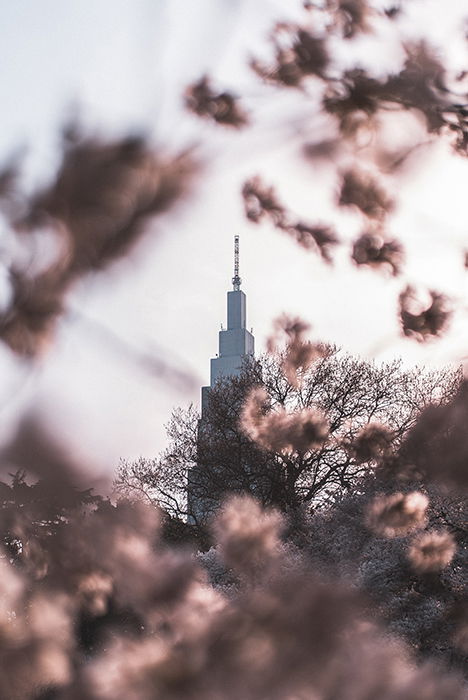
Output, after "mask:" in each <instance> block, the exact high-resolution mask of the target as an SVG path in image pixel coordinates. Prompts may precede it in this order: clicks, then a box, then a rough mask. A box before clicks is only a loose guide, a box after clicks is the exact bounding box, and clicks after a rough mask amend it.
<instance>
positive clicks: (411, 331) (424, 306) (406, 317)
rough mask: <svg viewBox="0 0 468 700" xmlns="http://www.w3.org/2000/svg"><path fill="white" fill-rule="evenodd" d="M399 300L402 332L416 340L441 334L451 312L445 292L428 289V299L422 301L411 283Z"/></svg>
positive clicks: (423, 339) (424, 339)
mask: <svg viewBox="0 0 468 700" xmlns="http://www.w3.org/2000/svg"><path fill="white" fill-rule="evenodd" d="M399 301H400V321H401V327H402V330H403V333H404V335H406V336H408V337H410V338H415V340H418V341H426V340H427V339H428V338H430V337H434V336H438V335H441V334H442V333H443V332H444V331H445V330H446V328H447V325H448V323H449V321H450V319H451V316H452V313H453V311H452V309H451V305H450V303H449V299H448V297H447V296H446V295H445V294H441V293H440V292H434V291H429V300H428V301H427V302H424V301H422V300H421V299H420V298H418V296H417V294H416V290H415V289H414V287H412V286H411V285H408V286H407V287H406V288H405V289H404V290H403V291H402V292H401V294H400V299H399Z"/></svg>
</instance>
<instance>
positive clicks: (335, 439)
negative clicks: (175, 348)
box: [116, 347, 461, 519]
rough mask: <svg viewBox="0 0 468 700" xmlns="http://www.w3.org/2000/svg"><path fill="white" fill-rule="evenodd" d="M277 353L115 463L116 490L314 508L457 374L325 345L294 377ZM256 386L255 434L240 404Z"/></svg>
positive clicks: (174, 510) (389, 449)
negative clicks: (233, 496)
mask: <svg viewBox="0 0 468 700" xmlns="http://www.w3.org/2000/svg"><path fill="white" fill-rule="evenodd" d="M283 360H284V355H268V354H267V355H263V356H262V357H260V358H259V359H257V360H255V361H253V362H250V363H248V364H246V365H245V367H244V370H243V373H242V375H241V376H240V377H229V378H221V379H220V380H219V381H218V382H217V384H216V385H215V387H214V388H212V389H211V390H210V393H209V398H208V402H207V405H206V407H205V410H204V411H203V416H202V417H201V416H200V415H199V414H198V413H197V412H196V411H195V410H194V407H193V406H190V407H189V408H188V409H186V410H184V409H181V408H178V409H176V410H175V411H174V413H173V415H172V418H171V421H170V423H169V425H168V437H169V447H168V449H167V450H166V451H165V452H164V453H162V455H160V456H159V457H158V458H156V459H154V460H145V459H140V460H138V461H137V462H134V463H128V462H123V463H122V464H121V466H120V469H119V473H118V477H117V479H116V487H117V489H118V490H119V491H123V492H125V493H132V494H136V493H141V494H143V496H144V498H145V499H149V500H150V501H152V502H155V503H158V504H159V505H161V506H162V507H163V508H164V509H165V510H167V511H168V512H169V513H171V514H173V515H177V516H179V517H180V516H184V515H189V516H191V517H192V518H195V519H197V515H198V517H200V514H203V515H202V519H203V517H206V516H207V515H210V514H212V513H213V512H214V511H215V510H216V508H217V507H218V506H219V503H220V501H221V500H222V498H223V496H224V495H226V494H227V493H232V492H233V493H242V492H248V493H251V494H253V495H255V496H256V497H257V498H258V499H259V500H260V501H261V502H262V504H263V505H265V506H270V505H274V506H276V507H278V508H280V509H281V510H282V511H289V512H292V511H296V510H298V509H303V508H304V507H306V508H307V509H315V508H317V507H321V506H323V505H324V504H327V503H331V502H333V501H334V499H335V498H336V496H337V495H338V494H342V493H343V492H345V491H348V490H349V489H351V488H353V487H354V486H355V485H356V484H357V482H358V481H359V479H360V478H361V477H362V476H364V475H365V474H366V473H368V471H369V468H370V467H372V466H373V465H375V464H376V463H377V461H378V459H379V458H381V457H382V456H385V455H389V454H390V453H393V452H395V451H396V449H397V448H398V446H399V444H400V442H401V441H402V439H403V438H404V436H405V435H406V434H407V433H408V431H409V429H410V428H412V427H413V426H414V424H415V422H416V420H417V417H418V415H419V414H420V412H421V410H422V409H423V408H425V407H426V406H428V405H432V404H441V403H442V404H443V403H446V402H447V401H448V400H449V399H450V397H452V396H453V395H454V393H455V391H456V388H457V386H458V385H459V383H460V379H461V375H460V372H459V371H458V370H454V369H443V370H437V371H434V370H433V371H428V370H425V369H422V368H415V369H410V370H404V369H403V367H402V364H401V361H400V360H394V361H392V362H387V363H384V364H376V363H374V362H367V361H365V360H362V359H359V358H354V357H351V356H350V355H347V354H344V353H342V352H340V351H339V350H338V349H337V348H332V347H330V348H328V349H327V351H326V353H325V355H324V356H323V357H321V358H319V359H317V360H315V361H314V362H313V363H312V365H311V366H310V367H309V368H308V369H307V370H306V371H305V372H304V373H303V374H302V377H301V381H300V382H299V383H296V382H294V381H292V380H291V379H292V378H291V377H289V378H288V376H287V371H285V368H284V361H283ZM259 387H260V388H262V389H264V391H265V399H266V401H265V402H264V404H263V406H261V407H260V414H261V415H262V416H263V417H264V418H266V419H268V420H269V421H270V424H269V425H268V426H267V428H266V431H265V432H264V433H262V439H260V440H259V438H258V434H252V431H250V430H249V421H248V420H247V421H246V420H245V415H244V413H243V412H245V405H246V402H247V401H248V400H249V399H248V397H249V395H250V392H251V390H252V388H257V389H258V388H259ZM311 411H313V412H315V413H311ZM303 415H307V416H308V418H307V420H308V421H309V422H308V423H306V424H304V425H303V431H302V433H301V439H300V442H299V443H297V442H296V444H294V442H291V441H289V442H288V443H284V442H283V441H282V439H281V437H280V436H281V431H283V432H284V430H286V432H287V433H288V435H289V436H290V434H291V421H292V420H296V421H297V419H298V418H299V417H300V416H303ZM311 416H321V417H322V418H321V420H322V423H321V425H323V426H326V428H325V432H324V433H323V436H321V437H320V438H319V439H318V440H317V439H316V436H315V437H314V435H313V434H312V433H311V426H312V420H313V419H312V418H311ZM249 419H250V420H253V419H251V417H250V418H249ZM271 419H274V424H273V425H271ZM383 426H385V427H383ZM296 439H297V438H296ZM288 440H289V438H288ZM190 499H192V506H191V503H190ZM194 502H195V503H198V504H199V505H198V506H196V507H193V503H194Z"/></svg>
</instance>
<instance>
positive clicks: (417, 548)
mask: <svg viewBox="0 0 468 700" xmlns="http://www.w3.org/2000/svg"><path fill="white" fill-rule="evenodd" d="M455 552H456V545H455V540H454V538H453V536H452V535H451V534H450V533H449V532H444V531H436V530H431V531H429V532H423V533H421V534H420V535H418V536H417V537H415V538H414V540H413V541H412V542H411V544H410V546H409V549H408V559H409V561H410V564H411V566H412V568H413V569H414V570H415V571H416V572H417V573H419V574H425V573H430V572H432V571H441V570H442V569H445V567H446V566H448V565H449V564H450V562H451V561H452V559H453V557H454V555H455Z"/></svg>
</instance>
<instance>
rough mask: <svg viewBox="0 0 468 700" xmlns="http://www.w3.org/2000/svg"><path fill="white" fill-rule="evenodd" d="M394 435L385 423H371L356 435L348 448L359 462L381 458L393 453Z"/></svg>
mask: <svg viewBox="0 0 468 700" xmlns="http://www.w3.org/2000/svg"><path fill="white" fill-rule="evenodd" d="M393 442H394V435H393V433H392V431H391V430H390V429H389V428H387V427H386V426H385V425H381V424H380V423H369V424H368V425H366V426H365V427H364V428H362V430H361V431H360V432H359V433H358V434H357V435H356V437H355V438H354V440H353V441H352V442H351V443H350V444H348V445H347V446H346V449H347V450H348V451H349V452H350V454H352V455H353V456H354V458H355V459H356V461H357V462H358V464H363V463H364V462H369V461H371V460H377V461H379V460H381V459H383V458H384V457H388V456H389V455H391V453H392V449H393Z"/></svg>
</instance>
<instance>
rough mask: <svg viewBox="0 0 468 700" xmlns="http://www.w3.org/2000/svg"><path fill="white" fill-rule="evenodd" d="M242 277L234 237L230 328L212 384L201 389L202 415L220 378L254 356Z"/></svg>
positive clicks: (215, 361) (215, 364) (222, 337)
mask: <svg viewBox="0 0 468 700" xmlns="http://www.w3.org/2000/svg"><path fill="white" fill-rule="evenodd" d="M241 284H242V280H241V278H240V277H239V236H235V237H234V277H233V278H232V290H231V291H229V292H228V293H227V328H225V329H224V328H222V329H221V330H220V331H219V352H218V355H217V356H216V357H213V358H212V360H211V367H210V385H209V386H204V387H202V415H203V408H204V406H205V405H206V400H207V392H208V391H209V390H210V389H211V388H213V387H214V385H215V384H216V381H217V380H218V379H219V378H220V377H232V376H236V375H239V374H240V372H241V368H242V363H243V361H244V358H245V357H247V356H248V355H253V354H254V350H255V340H254V337H253V335H252V333H250V332H249V331H248V330H247V327H246V322H247V314H246V307H247V304H246V301H247V299H246V296H245V294H244V292H243V291H242V290H241V288H240V287H241Z"/></svg>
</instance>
